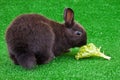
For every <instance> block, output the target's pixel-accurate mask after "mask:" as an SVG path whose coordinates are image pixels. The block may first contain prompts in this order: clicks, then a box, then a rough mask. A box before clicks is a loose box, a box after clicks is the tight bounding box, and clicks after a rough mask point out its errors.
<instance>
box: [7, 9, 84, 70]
mask: <svg viewBox="0 0 120 80" xmlns="http://www.w3.org/2000/svg"><path fill="white" fill-rule="evenodd" d="M66 10H68V11H69V10H71V9H69V8H68V9H66ZM69 13H72V11H69ZM70 18H72V17H71V16H70V15H69V18H65V24H60V23H57V22H55V21H52V20H49V19H47V18H45V17H43V16H41V15H38V14H25V15H22V16H19V17H17V18H16V19H15V20H14V21H13V23H12V24H11V25H10V27H9V28H8V30H7V32H6V41H7V45H8V50H9V54H10V57H11V59H12V60H13V61H14V63H15V64H19V65H21V66H23V67H25V68H32V67H34V66H35V65H36V64H44V63H48V62H49V61H51V60H52V59H53V58H54V57H55V56H58V55H60V54H61V53H62V52H64V51H66V50H68V49H69V48H71V47H75V46H82V45H84V44H86V32H85V31H84V29H83V28H82V27H80V26H79V25H78V24H76V23H74V22H73V24H70V23H68V22H69V20H70ZM70 26H75V27H71V28H70ZM76 30H77V31H81V32H82V35H76V33H75V34H74V31H76ZM74 35H76V36H74ZM80 37H81V38H80Z"/></svg>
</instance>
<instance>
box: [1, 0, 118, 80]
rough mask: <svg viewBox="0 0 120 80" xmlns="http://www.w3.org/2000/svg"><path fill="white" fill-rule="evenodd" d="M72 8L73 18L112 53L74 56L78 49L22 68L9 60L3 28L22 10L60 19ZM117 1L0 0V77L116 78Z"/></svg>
mask: <svg viewBox="0 0 120 80" xmlns="http://www.w3.org/2000/svg"><path fill="white" fill-rule="evenodd" d="M65 7H71V8H72V9H73V10H74V12H75V20H76V21H77V22H79V23H81V24H82V25H83V26H84V27H85V29H86V31H87V34H88V43H90V42H93V43H94V44H95V45H96V46H97V47H99V46H102V51H105V54H106V55H109V56H111V57H112V58H111V60H110V61H107V60H104V59H102V58H89V59H81V60H79V61H77V60H75V59H74V55H75V54H76V53H77V51H78V48H73V49H71V52H70V53H67V54H64V55H62V56H59V57H57V58H56V59H54V60H53V61H52V62H50V63H49V64H46V65H40V66H37V67H36V68H35V69H33V70H30V71H29V70H25V69H23V68H21V67H20V66H16V65H14V64H13V63H12V62H11V60H10V59H9V56H8V52H7V47H6V43H5V30H6V28H7V27H8V25H9V24H10V22H11V21H12V20H13V19H14V18H15V17H16V16H18V15H20V14H24V13H38V14H43V15H44V16H47V17H48V18H50V19H53V20H55V21H57V22H63V10H64V8H65ZM119 35H120V0H69V1H68V0H57V1H56V0H0V80H56V79H57V80H119V79H120V49H119V48H120V37H119Z"/></svg>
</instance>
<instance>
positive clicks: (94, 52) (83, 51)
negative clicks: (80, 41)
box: [75, 43, 111, 60]
mask: <svg viewBox="0 0 120 80" xmlns="http://www.w3.org/2000/svg"><path fill="white" fill-rule="evenodd" d="M100 49H101V47H100V48H97V47H96V46H95V45H94V44H93V43H89V44H87V45H84V46H82V47H81V48H80V50H79V52H78V53H77V54H76V55H75V58H76V59H77V60H79V59H80V58H87V57H102V58H105V59H107V60H110V59H111V57H109V56H106V55H105V54H104V53H102V52H100Z"/></svg>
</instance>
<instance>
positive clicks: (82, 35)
mask: <svg viewBox="0 0 120 80" xmlns="http://www.w3.org/2000/svg"><path fill="white" fill-rule="evenodd" d="M64 20H65V27H66V37H67V41H68V43H69V44H70V45H71V47H80V46H82V45H85V44H86V43H87V34H86V31H85V29H84V28H83V27H82V26H81V25H80V24H78V23H76V22H75V21H74V12H73V10H72V9H71V8H66V9H65V10H64Z"/></svg>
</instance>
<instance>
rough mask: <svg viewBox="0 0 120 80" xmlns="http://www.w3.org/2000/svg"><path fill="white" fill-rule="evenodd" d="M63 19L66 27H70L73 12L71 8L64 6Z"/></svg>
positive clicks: (72, 21)
mask: <svg viewBox="0 0 120 80" xmlns="http://www.w3.org/2000/svg"><path fill="white" fill-rule="evenodd" d="M64 20H65V25H66V26H67V27H72V25H73V23H74V12H73V10H72V9H71V8H66V9H65V10H64Z"/></svg>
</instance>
